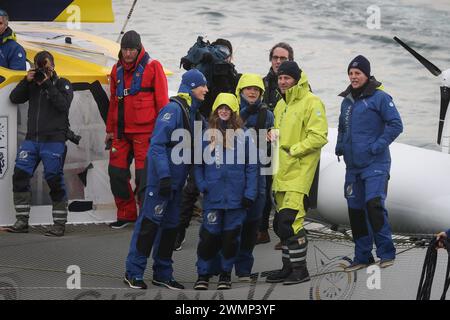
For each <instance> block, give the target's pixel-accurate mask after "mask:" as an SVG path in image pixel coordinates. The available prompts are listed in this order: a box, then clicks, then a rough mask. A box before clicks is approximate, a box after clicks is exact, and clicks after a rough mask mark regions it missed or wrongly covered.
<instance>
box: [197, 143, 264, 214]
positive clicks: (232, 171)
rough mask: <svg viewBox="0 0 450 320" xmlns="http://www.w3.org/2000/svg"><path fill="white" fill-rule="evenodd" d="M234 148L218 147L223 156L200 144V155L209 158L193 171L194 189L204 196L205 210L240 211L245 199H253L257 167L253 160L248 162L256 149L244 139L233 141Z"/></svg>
mask: <svg viewBox="0 0 450 320" xmlns="http://www.w3.org/2000/svg"><path fill="white" fill-rule="evenodd" d="M238 144H240V146H238ZM235 146H236V148H235V149H230V148H226V149H225V148H223V147H222V146H220V147H218V148H221V149H219V150H222V152H220V151H219V152H218V153H216V152H215V151H214V150H211V146H210V142H209V141H205V142H204V143H203V154H204V155H211V159H206V158H204V159H203V163H202V164H196V165H195V166H194V170H195V181H196V183H197V187H198V189H199V190H200V192H202V193H203V194H204V200H203V209H204V210H210V209H239V208H242V199H243V198H244V197H246V198H248V199H250V200H253V201H254V200H255V199H256V196H257V179H258V164H257V161H256V158H255V159H253V160H254V161H251V160H250V158H251V157H250V156H249V154H250V152H251V150H253V152H255V151H256V146H255V145H254V142H253V140H252V139H251V138H249V137H247V136H244V135H242V136H237V137H236V138H235ZM244 148H245V149H244ZM240 150H243V151H244V152H245V153H240V152H239V151H240ZM241 157H242V158H241ZM228 159H233V162H231V161H228ZM211 160H212V161H211ZM230 162H231V163H230Z"/></svg>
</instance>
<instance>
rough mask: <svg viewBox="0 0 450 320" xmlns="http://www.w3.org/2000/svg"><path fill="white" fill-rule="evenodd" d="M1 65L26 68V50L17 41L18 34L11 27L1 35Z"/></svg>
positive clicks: (16, 68)
mask: <svg viewBox="0 0 450 320" xmlns="http://www.w3.org/2000/svg"><path fill="white" fill-rule="evenodd" d="M0 67H4V68H8V69H13V70H26V53H25V50H24V49H23V48H22V46H21V45H20V44H18V43H17V42H16V35H15V34H14V32H13V31H12V30H11V28H9V27H8V28H6V30H5V32H3V34H2V35H0Z"/></svg>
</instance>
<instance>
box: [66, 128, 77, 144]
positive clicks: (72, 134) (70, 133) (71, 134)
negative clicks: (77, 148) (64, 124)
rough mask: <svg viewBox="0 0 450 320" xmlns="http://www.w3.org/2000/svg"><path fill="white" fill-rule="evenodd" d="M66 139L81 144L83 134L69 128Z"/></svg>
mask: <svg viewBox="0 0 450 320" xmlns="http://www.w3.org/2000/svg"><path fill="white" fill-rule="evenodd" d="M66 139H67V140H69V141H70V142H72V143H75V144H76V145H79V144H80V140H81V136H79V135H77V134H75V132H73V131H72V130H70V129H67V133H66Z"/></svg>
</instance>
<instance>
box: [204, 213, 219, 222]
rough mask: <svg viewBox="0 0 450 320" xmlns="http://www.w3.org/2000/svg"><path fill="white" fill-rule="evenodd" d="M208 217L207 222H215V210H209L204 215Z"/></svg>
mask: <svg viewBox="0 0 450 320" xmlns="http://www.w3.org/2000/svg"><path fill="white" fill-rule="evenodd" d="M206 219H208V224H216V223H217V211H211V212H209V213H208V215H207V216H206Z"/></svg>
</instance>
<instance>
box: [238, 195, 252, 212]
mask: <svg viewBox="0 0 450 320" xmlns="http://www.w3.org/2000/svg"><path fill="white" fill-rule="evenodd" d="M253 203H254V201H253V200H250V199H249V198H246V197H244V198H243V199H242V202H241V204H242V207H243V208H244V209H247V210H248V209H250V208H251V207H252V206H253Z"/></svg>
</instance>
